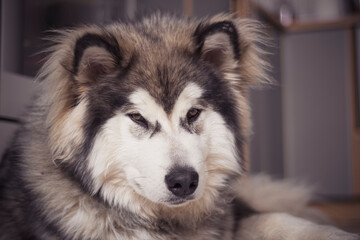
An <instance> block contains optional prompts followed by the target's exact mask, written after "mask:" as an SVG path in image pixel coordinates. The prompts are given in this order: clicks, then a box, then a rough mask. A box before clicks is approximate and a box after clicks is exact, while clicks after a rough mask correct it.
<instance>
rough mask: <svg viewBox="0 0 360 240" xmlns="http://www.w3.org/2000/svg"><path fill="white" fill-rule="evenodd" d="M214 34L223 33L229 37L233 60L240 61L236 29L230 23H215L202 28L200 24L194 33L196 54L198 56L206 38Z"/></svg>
mask: <svg viewBox="0 0 360 240" xmlns="http://www.w3.org/2000/svg"><path fill="white" fill-rule="evenodd" d="M216 33H225V34H227V35H228V36H229V38H230V42H231V45H232V48H233V53H234V58H235V60H239V59H240V47H239V35H238V32H237V30H236V27H235V26H234V24H233V23H232V22H230V21H222V22H217V23H213V24H211V25H208V26H203V25H202V24H199V26H198V27H197V28H196V30H195V33H194V37H195V41H196V46H197V49H196V53H197V54H200V53H201V50H202V48H203V45H204V43H205V40H206V38H207V37H208V36H211V35H213V34H216Z"/></svg>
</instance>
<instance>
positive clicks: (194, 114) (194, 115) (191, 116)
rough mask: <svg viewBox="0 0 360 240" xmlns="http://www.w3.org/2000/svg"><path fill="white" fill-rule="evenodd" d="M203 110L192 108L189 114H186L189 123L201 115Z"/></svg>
mask: <svg viewBox="0 0 360 240" xmlns="http://www.w3.org/2000/svg"><path fill="white" fill-rule="evenodd" d="M200 113H201V110H199V109H196V108H191V109H190V110H189V111H188V112H187V114H186V118H187V120H188V123H189V124H190V123H193V122H194V121H195V120H196V119H197V118H198V117H199V115H200Z"/></svg>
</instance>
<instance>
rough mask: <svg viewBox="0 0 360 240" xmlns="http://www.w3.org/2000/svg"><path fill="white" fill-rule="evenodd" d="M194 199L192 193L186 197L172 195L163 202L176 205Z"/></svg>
mask: <svg viewBox="0 0 360 240" xmlns="http://www.w3.org/2000/svg"><path fill="white" fill-rule="evenodd" d="M194 199H195V197H194V196H193V195H191V196H187V197H186V198H180V197H176V196H172V197H170V198H169V199H167V200H166V201H164V203H166V204H168V205H173V206H178V205H183V204H186V203H188V202H190V201H192V200H194Z"/></svg>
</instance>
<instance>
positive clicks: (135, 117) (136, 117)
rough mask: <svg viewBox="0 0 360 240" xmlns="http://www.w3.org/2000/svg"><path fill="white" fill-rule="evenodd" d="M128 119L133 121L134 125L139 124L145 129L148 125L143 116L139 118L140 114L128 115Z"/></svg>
mask: <svg viewBox="0 0 360 240" xmlns="http://www.w3.org/2000/svg"><path fill="white" fill-rule="evenodd" d="M128 116H129V118H130V119H131V120H133V121H134V122H135V123H137V124H139V125H140V126H142V127H145V128H147V127H148V123H147V121H146V120H145V118H144V117H143V116H141V114H140V113H130V114H128Z"/></svg>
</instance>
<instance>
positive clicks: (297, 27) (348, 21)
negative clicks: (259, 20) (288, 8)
mask: <svg viewBox="0 0 360 240" xmlns="http://www.w3.org/2000/svg"><path fill="white" fill-rule="evenodd" d="M254 8H255V9H256V10H257V11H258V12H259V13H260V14H261V15H262V16H263V17H264V18H265V19H266V20H267V21H268V22H269V23H270V24H271V25H273V26H274V27H275V28H277V29H279V30H280V31H283V32H298V31H317V30H323V29H331V28H349V27H352V26H354V25H356V24H359V23H360V14H349V15H346V16H344V17H341V18H338V19H333V20H318V21H296V20H295V21H294V22H293V23H292V24H291V25H289V26H284V25H282V24H281V22H280V20H279V18H278V17H277V16H275V15H274V14H272V13H270V12H268V11H266V10H265V9H264V8H262V7H261V6H259V5H254Z"/></svg>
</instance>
